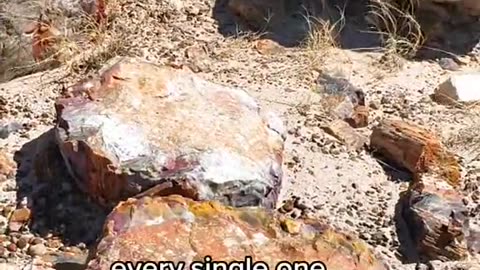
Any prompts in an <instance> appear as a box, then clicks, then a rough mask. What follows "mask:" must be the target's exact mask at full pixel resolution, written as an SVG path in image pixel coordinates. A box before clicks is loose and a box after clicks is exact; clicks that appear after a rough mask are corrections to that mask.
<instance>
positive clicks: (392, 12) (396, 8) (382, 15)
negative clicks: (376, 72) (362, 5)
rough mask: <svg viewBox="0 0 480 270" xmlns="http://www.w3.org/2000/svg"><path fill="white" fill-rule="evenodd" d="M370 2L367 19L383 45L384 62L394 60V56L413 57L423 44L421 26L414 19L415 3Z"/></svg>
mask: <svg viewBox="0 0 480 270" xmlns="http://www.w3.org/2000/svg"><path fill="white" fill-rule="evenodd" d="M370 2H371V4H370V14H369V15H368V17H367V18H369V22H370V23H371V24H373V25H374V26H375V29H376V31H377V33H379V34H380V37H381V39H382V43H383V45H384V48H383V50H384V53H385V58H384V60H385V59H395V58H396V56H400V57H404V58H412V57H414V56H415V55H416V53H417V51H418V50H419V49H420V48H421V47H422V45H423V44H424V42H425V38H424V35H423V32H422V28H421V25H420V24H419V22H418V21H417V19H416V17H415V10H416V8H417V6H418V3H416V2H417V1H416V0H408V1H395V0H394V1H387V0H372V1H370ZM398 2H400V3H398Z"/></svg>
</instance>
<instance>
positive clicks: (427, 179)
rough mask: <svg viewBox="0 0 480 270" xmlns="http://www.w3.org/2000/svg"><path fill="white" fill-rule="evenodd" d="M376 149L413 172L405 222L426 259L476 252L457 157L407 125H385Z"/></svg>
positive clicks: (404, 196) (404, 200) (387, 122)
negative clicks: (461, 190) (463, 200)
mask: <svg viewBox="0 0 480 270" xmlns="http://www.w3.org/2000/svg"><path fill="white" fill-rule="evenodd" d="M370 144H371V147H372V148H374V149H375V151H377V152H378V153H379V154H381V155H382V156H383V157H384V158H386V159H388V160H389V161H390V162H393V163H396V164H398V165H400V166H402V167H404V168H406V169H408V170H409V171H410V172H412V173H413V181H412V182H411V184H410V188H409V190H408V191H406V192H404V193H403V194H402V196H401V199H400V205H401V206H402V207H401V211H400V213H397V214H398V216H397V217H398V218H402V219H403V220H404V221H405V222H406V224H407V225H408V229H409V232H408V233H409V234H410V236H411V238H412V240H413V242H414V243H415V245H416V247H417V251H418V252H419V254H420V255H421V257H423V258H426V259H439V260H443V261H446V260H459V259H464V258H466V257H467V256H468V251H469V249H470V250H471V251H472V252H478V251H475V249H476V246H477V245H478V244H476V243H478V240H479V239H478V232H476V231H475V230H474V229H472V228H470V225H469V217H468V215H467V213H468V212H467V209H466V207H465V205H464V204H463V203H462V198H463V196H462V194H461V192H460V191H458V190H457V188H458V187H459V184H460V168H459V164H458V162H457V160H456V158H455V157H454V156H453V154H451V153H450V152H448V151H447V150H446V149H445V148H444V146H443V145H442V144H441V142H440V141H439V140H438V139H437V138H436V137H435V136H434V135H433V134H432V133H431V132H429V131H427V130H425V129H423V128H421V127H418V126H416V125H412V124H408V123H406V122H403V121H395V120H385V121H384V122H383V123H381V124H380V125H379V126H378V127H376V128H375V129H374V131H373V133H372V136H371V142H370Z"/></svg>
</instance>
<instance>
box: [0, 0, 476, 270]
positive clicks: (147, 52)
mask: <svg viewBox="0 0 480 270" xmlns="http://www.w3.org/2000/svg"><path fill="white" fill-rule="evenodd" d="M116 5H118V6H117V8H118V9H119V11H120V13H119V15H118V16H119V17H118V18H117V19H116V23H117V24H118V25H119V26H117V27H119V28H116V29H115V31H121V32H122V37H126V38H127V42H125V44H126V48H125V52H127V53H126V54H128V55H132V56H138V57H141V58H144V59H147V60H151V61H155V62H158V63H163V64H171V65H186V66H188V67H189V68H191V69H192V70H193V71H195V72H197V73H198V74H199V75H200V76H202V77H204V78H206V79H208V80H211V81H214V82H218V83H222V84H226V85H230V86H236V87H241V88H244V89H246V90H247V91H248V92H249V93H250V94H251V95H253V96H254V97H255V98H257V99H258V100H259V102H260V104H261V105H262V106H264V107H266V108H269V109H272V110H274V111H277V112H278V113H279V114H281V115H283V117H284V119H285V121H286V123H287V127H288V130H289V132H288V137H287V144H286V149H285V171H286V176H285V177H286V179H285V183H286V184H285V186H284V188H283V194H282V199H281V201H284V200H289V199H291V198H292V197H294V198H297V199H295V200H298V202H297V203H296V204H297V207H296V208H294V209H293V210H292V212H291V215H292V216H293V217H298V216H299V215H301V214H306V215H312V216H319V217H323V218H326V219H327V220H328V221H329V222H330V223H331V224H332V225H334V226H336V227H338V228H341V229H342V230H346V231H349V232H353V233H355V234H358V235H359V236H360V237H361V238H362V239H365V240H366V241H367V242H368V244H369V245H371V246H372V247H374V248H375V251H376V252H377V253H378V254H379V256H380V257H381V258H382V259H384V260H385V261H386V262H387V264H388V265H390V266H391V267H392V268H391V269H417V268H416V264H415V263H410V262H409V261H408V258H406V257H409V256H410V257H415V256H416V255H415V254H409V253H411V251H412V248H410V247H409V246H408V243H407V244H405V243H403V244H402V245H400V240H401V239H402V237H403V236H402V235H398V234H397V227H398V226H401V225H402V224H398V222H395V218H394V216H395V211H396V205H397V202H398V199H399V193H400V192H401V191H403V190H405V189H406V188H407V186H408V181H409V180H410V178H411V176H410V175H409V174H408V173H407V172H404V171H402V170H401V169H398V168H395V167H393V166H391V165H389V164H385V163H384V162H382V161H380V160H378V159H376V158H375V157H373V156H372V155H371V154H370V153H367V152H365V151H362V152H360V153H356V152H351V151H348V150H347V149H346V147H345V146H343V145H342V144H341V143H340V142H339V141H337V140H336V139H334V138H333V137H331V136H329V135H327V134H326V133H325V132H324V131H323V130H322V129H321V126H322V125H324V124H327V123H328V122H329V119H330V118H329V111H328V110H329V107H328V103H326V102H325V101H324V100H322V99H321V96H320V95H319V94H318V93H317V92H316V89H317V87H318V86H319V85H317V77H318V76H319V74H320V73H321V72H323V73H327V74H340V75H341V76H343V77H345V78H347V79H348V80H349V81H350V82H351V83H352V84H353V85H355V86H357V87H359V88H361V89H363V90H364V91H365V93H366V98H367V101H368V103H370V104H371V107H372V110H371V116H370V121H369V122H370V123H369V126H368V127H366V128H362V129H360V132H361V133H363V134H365V135H367V136H368V135H369V134H370V132H371V128H372V127H373V126H374V125H376V124H377V123H378V122H379V121H380V120H381V119H383V118H385V117H398V118H402V119H408V120H410V121H413V122H415V123H418V124H420V125H422V126H425V127H426V128H428V129H430V130H432V131H433V132H435V133H437V134H438V135H439V136H440V137H441V139H442V140H443V142H445V143H446V145H447V146H448V147H449V149H450V150H452V151H454V152H455V154H457V155H458V156H459V157H460V158H461V161H462V166H463V167H462V168H463V171H462V174H463V176H464V179H465V183H464V185H465V188H464V191H465V198H466V199H465V200H466V201H467V202H468V203H469V206H470V207H471V208H472V209H473V210H472V216H473V219H474V224H473V225H475V222H477V223H479V224H480V216H479V213H478V212H480V211H478V210H477V211H476V212H475V211H474V210H475V209H479V206H478V204H479V202H480V201H479V199H480V196H479V194H478V188H477V186H478V184H479V182H478V181H479V179H480V174H479V173H480V156H479V155H478V146H479V145H480V144H479V143H480V140H479V139H478V138H479V135H480V125H479V124H480V108H479V107H478V106H469V107H446V106H443V105H438V104H436V103H434V102H433V101H432V100H431V98H430V97H429V95H430V94H432V93H433V91H434V89H435V87H436V86H437V85H438V84H439V83H441V82H442V81H444V80H445V79H447V78H448V77H449V75H450V73H451V72H450V71H446V70H444V69H443V68H442V67H441V66H440V65H439V64H438V63H437V62H434V61H406V60H404V63H402V65H400V66H398V67H395V68H394V69H391V70H390V69H388V68H387V67H386V66H385V65H384V64H382V61H383V56H384V55H383V54H382V53H375V52H369V53H364V52H354V51H348V50H342V49H338V48H333V47H325V48H322V49H321V50H311V49H309V48H301V47H292V48H284V47H280V48H279V49H278V50H273V51H272V52H271V53H267V54H264V53H261V50H259V49H258V48H259V47H258V40H259V38H260V37H259V36H258V35H254V34H252V33H249V32H245V33H244V32H239V33H237V36H231V37H230V36H229V37H225V36H224V35H222V34H221V33H220V32H219V27H220V24H222V27H225V25H227V26H228V25H230V27H233V28H234V29H235V27H236V25H235V23H234V20H233V19H232V18H230V17H228V13H225V12H224V11H223V10H222V9H221V8H220V7H217V6H216V3H215V2H214V1H213V0H204V1H194V0H186V1H179V0H163V1H154V0H141V1H116ZM214 13H215V14H214ZM219 14H223V17H224V19H225V20H224V21H222V22H219V21H218V20H216V19H214V18H219V17H222V16H219ZM223 17H222V18H223ZM111 42H115V41H111ZM476 68H478V65H477V63H476V62H475V61H473V60H472V61H470V62H469V63H467V64H464V65H462V66H461V69H464V70H468V69H472V70H475V69H476ZM82 76H86V75H85V74H81V75H79V74H76V75H72V74H69V73H68V72H67V71H66V70H65V69H64V68H59V69H56V70H51V71H47V72H43V73H37V74H33V75H29V76H26V77H21V78H18V79H15V80H12V81H10V82H6V83H3V84H0V117H1V120H0V127H1V126H2V125H3V124H4V123H5V124H6V123H12V122H16V123H19V124H20V125H21V128H20V129H19V130H17V131H14V132H12V133H11V134H10V135H9V136H8V137H7V138H5V139H0V149H4V150H6V152H7V155H8V156H9V157H10V158H15V160H16V161H17V166H18V170H17V173H16V175H15V176H14V177H9V178H8V179H7V180H6V181H4V182H2V183H1V186H2V192H1V193H0V194H1V195H0V203H1V205H2V207H3V208H5V209H8V208H12V207H16V206H18V205H21V204H25V205H28V206H29V207H32V208H36V209H37V210H36V213H37V214H36V215H35V216H34V217H35V219H34V220H33V223H32V224H31V226H30V228H28V230H26V231H25V232H22V234H26V235H28V234H34V235H38V236H40V237H41V238H42V240H39V241H40V242H42V243H44V244H45V245H46V246H47V247H48V248H49V249H52V250H58V249H60V250H65V249H67V250H70V249H71V250H75V251H76V252H77V253H76V254H80V255H79V256H78V257H77V258H76V260H77V261H76V262H78V263H81V261H82V260H84V257H82V256H84V255H85V254H86V252H87V247H88V246H89V245H91V244H93V243H94V240H95V237H96V236H97V235H98V233H100V230H101V227H100V226H101V224H102V220H103V218H104V217H105V216H104V215H105V213H103V212H102V211H101V210H99V209H96V207H95V206H94V205H93V204H91V203H90V202H89V201H88V199H85V198H84V197H83V196H82V195H81V194H80V192H78V191H76V188H75V187H74V185H73V184H72V183H70V182H69V181H71V180H70V178H69V177H68V176H67V174H66V173H65V174H64V175H61V176H59V177H61V179H60V178H59V179H58V182H54V183H46V184H45V183H43V184H37V183H36V180H35V176H34V174H33V166H34V164H33V163H32V162H33V156H32V155H33V153H34V151H35V149H36V147H38V145H40V144H39V141H41V138H40V139H38V136H40V135H42V134H43V133H44V132H47V131H48V130H49V129H50V128H51V127H52V126H53V121H54V106H53V101H54V99H55V98H56V97H57V96H58V95H60V93H61V91H62V87H64V86H67V85H69V84H70V83H72V82H73V81H75V80H76V78H78V77H82ZM476 147H477V148H476ZM17 151H18V152H17ZM14 155H15V157H14ZM72 190H73V191H75V192H72ZM280 205H281V204H280ZM3 212H5V210H4V211H3ZM3 226H5V224H4V225H3ZM86 228H88V229H86ZM3 229H4V228H2V230H3ZM19 237H20V236H18V235H17V236H11V235H10V236H3V238H5V241H3V240H2V241H3V243H4V246H5V247H6V248H7V247H8V246H9V245H11V244H12V243H13V244H15V243H17V244H18V239H19ZM14 238H15V239H14ZM65 246H66V247H65ZM2 250H3V253H2V252H0V262H9V263H14V264H16V265H20V264H22V262H26V261H29V260H30V258H31V257H30V255H28V254H30V253H29V252H28V250H22V249H21V248H18V250H17V248H15V251H14V250H13V249H11V250H10V249H8V250H6V249H5V248H4V249H2ZM406 255H407V256H406ZM477 259H478V258H477ZM472 261H473V264H475V258H472ZM477 262H478V261H477ZM435 265H437V266H438V268H434V269H448V268H440V267H450V266H449V265H451V263H450V264H446V263H445V264H442V263H435ZM437 266H436V267H437ZM452 267H453V266H452ZM456 267H462V266H461V265H460V264H458V265H456ZM455 269H469V268H455ZM472 269H473V268H472Z"/></svg>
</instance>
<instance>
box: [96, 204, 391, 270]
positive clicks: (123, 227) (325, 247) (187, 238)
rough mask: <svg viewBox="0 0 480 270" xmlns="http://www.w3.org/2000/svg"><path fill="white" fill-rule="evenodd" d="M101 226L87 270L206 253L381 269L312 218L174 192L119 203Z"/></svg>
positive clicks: (199, 257) (333, 268) (354, 243)
mask: <svg viewBox="0 0 480 270" xmlns="http://www.w3.org/2000/svg"><path fill="white" fill-rule="evenodd" d="M286 225H289V226H286ZM287 228H290V230H287ZM292 228H294V229H293V230H292ZM287 231H290V232H287ZM104 232H105V234H104V236H103V238H102V239H101V241H100V242H99V244H98V246H97V248H96V251H95V255H94V259H93V260H92V261H90V262H89V264H88V267H87V269H88V270H101V269H110V268H109V267H110V265H111V264H112V263H113V262H115V261H118V260H120V261H123V262H126V261H130V262H132V263H133V264H134V265H135V263H137V262H139V261H143V262H145V261H154V262H158V261H171V262H172V263H175V264H177V263H179V262H184V263H185V268H184V269H189V267H190V265H191V264H192V262H194V261H201V262H203V261H204V258H205V257H206V256H210V257H211V260H212V261H224V262H227V263H230V262H233V261H241V262H243V261H245V260H246V259H245V258H246V257H247V256H251V257H252V260H253V262H256V261H263V262H265V264H267V265H268V266H269V269H275V265H276V264H277V263H279V262H281V261H288V262H295V261H297V262H301V261H303V262H307V263H313V262H315V261H321V262H323V263H324V268H321V266H319V267H318V268H315V269H329V270H343V269H349V270H360V269H362V270H367V269H369V270H374V269H375V270H381V269H386V268H385V266H384V265H383V264H382V263H381V262H380V261H378V260H377V259H376V258H375V256H374V255H373V253H372V251H371V250H370V249H369V248H368V247H367V246H366V245H365V244H364V243H363V242H361V241H360V240H357V239H355V238H353V237H351V236H348V235H345V234H342V233H338V232H336V231H334V230H333V229H332V228H330V227H328V226H326V225H324V224H322V223H321V222H320V221H317V220H310V219H303V220H291V219H287V218H285V217H282V216H281V215H279V214H273V213H272V212H270V211H268V210H264V209H261V208H257V207H244V208H233V207H226V206H224V205H221V204H219V203H216V202H196V201H193V200H190V199H187V198H184V197H181V196H177V195H172V196H169V197H156V198H151V197H143V198H141V199H139V200H137V199H129V200H127V201H126V202H122V203H120V204H119V205H118V206H117V207H116V208H115V209H114V210H113V212H112V213H111V214H110V215H109V216H108V218H107V221H106V223H105V228H104ZM246 269H250V268H246Z"/></svg>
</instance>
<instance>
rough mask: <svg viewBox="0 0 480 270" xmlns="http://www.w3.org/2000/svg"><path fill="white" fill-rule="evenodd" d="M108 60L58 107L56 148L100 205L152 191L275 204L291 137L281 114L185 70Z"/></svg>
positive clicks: (246, 203) (238, 202) (248, 203)
mask: <svg viewBox="0 0 480 270" xmlns="http://www.w3.org/2000/svg"><path fill="white" fill-rule="evenodd" d="M112 63H113V64H111V65H107V66H106V67H105V68H104V69H103V70H102V71H101V72H100V73H101V76H100V78H97V79H93V80H91V81H86V82H82V83H80V84H79V85H76V86H74V87H73V88H72V91H71V93H72V95H73V97H70V98H66V99H60V100H58V102H57V105H56V106H57V116H58V123H59V124H58V126H57V137H58V144H59V146H60V150H61V152H62V155H63V156H64V159H65V161H66V164H67V167H68V168H69V171H70V172H71V174H72V175H73V176H74V178H75V179H76V180H77V182H78V184H79V186H80V187H81V188H83V189H84V190H85V191H86V192H87V193H88V194H90V195H91V196H92V197H94V198H95V199H97V201H98V202H100V203H103V204H110V203H112V204H116V203H117V202H118V201H120V200H122V199H125V198H128V197H131V196H134V195H137V194H139V193H141V192H143V191H146V190H147V189H149V188H154V187H155V186H156V188H154V189H155V191H154V192H153V193H155V194H157V195H168V194H182V195H184V196H187V197H190V198H194V199H198V200H219V201H221V202H223V203H225V204H228V205H233V206H254V205H262V206H265V207H274V206H275V204H276V200H277V196H278V194H279V191H280V188H281V181H282V168H281V166H282V155H283V144H284V139H285V131H284V126H283V122H282V121H281V120H280V119H279V118H278V117H277V116H276V115H275V114H272V113H263V112H262V111H261V110H260V108H259V107H258V105H257V103H256V102H255V100H253V99H252V98H251V97H250V96H249V95H248V94H247V93H246V92H244V91H243V90H240V89H235V88H229V87H226V86H221V85H217V84H214V83H211V82H208V81H205V80H203V79H201V78H199V77H198V76H196V75H195V74H193V73H192V72H190V71H188V70H181V69H174V68H172V67H164V66H157V65H154V64H152V63H148V62H143V61H141V60H137V59H133V58H120V59H115V60H113V61H112ZM159 187H160V188H159Z"/></svg>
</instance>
